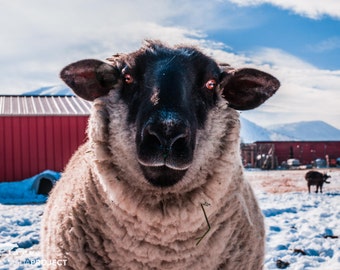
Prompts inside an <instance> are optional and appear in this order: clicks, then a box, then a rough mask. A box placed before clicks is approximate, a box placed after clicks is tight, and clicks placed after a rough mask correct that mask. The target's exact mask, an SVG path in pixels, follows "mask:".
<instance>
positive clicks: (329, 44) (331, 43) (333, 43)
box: [308, 37, 340, 53]
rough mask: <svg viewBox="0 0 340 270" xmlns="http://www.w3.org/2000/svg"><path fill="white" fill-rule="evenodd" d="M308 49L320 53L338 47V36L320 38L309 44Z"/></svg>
mask: <svg viewBox="0 0 340 270" xmlns="http://www.w3.org/2000/svg"><path fill="white" fill-rule="evenodd" d="M308 49H309V50H310V51H312V52H317V53H322V52H327V51H333V50H336V49H340V37H330V38H328V39H326V40H322V41H320V42H319V43H316V44H311V45H309V46H308Z"/></svg>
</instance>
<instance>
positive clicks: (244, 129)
mask: <svg viewBox="0 0 340 270" xmlns="http://www.w3.org/2000/svg"><path fill="white" fill-rule="evenodd" d="M23 95H26V96H30V95H33V96H36V95H61V96H69V95H74V94H73V92H72V90H71V89H70V88H68V87H67V86H65V85H53V86H47V87H42V88H39V89H36V90H33V91H30V92H26V93H23ZM240 120H241V141H242V142H244V143H251V142H255V141H340V130H339V129H337V128H335V127H333V126H331V125H329V124H327V123H326V122H323V121H303V122H296V123H289V124H280V125H272V126H269V127H266V128H265V127H261V126H260V125H257V124H256V123H254V122H251V121H249V120H247V119H245V118H244V117H242V116H241V118H240Z"/></svg>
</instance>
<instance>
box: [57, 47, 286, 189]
mask: <svg viewBox="0 0 340 270" xmlns="http://www.w3.org/2000/svg"><path fill="white" fill-rule="evenodd" d="M109 60H111V62H112V64H111V65H109V64H106V63H103V62H100V61H98V60H83V61H79V62H76V63H74V64H71V65H69V66H67V67H66V68H64V69H63V71H62V72H61V77H62V79H63V80H64V81H65V82H66V83H67V84H68V85H69V86H70V87H71V88H72V89H73V90H74V91H75V93H76V94H77V95H79V96H80V97H83V98H85V99H87V100H93V99H95V98H96V97H99V96H102V95H106V94H107V93H108V92H109V91H110V90H111V89H112V88H113V85H115V84H116V83H117V82H118V83H120V87H119V89H114V91H119V95H120V99H121V100H122V101H123V102H124V103H125V104H126V107H127V108H128V109H127V111H128V115H127V119H126V121H127V122H128V123H129V125H133V126H135V128H136V137H135V146H136V153H137V157H136V159H137V160H138V163H139V164H140V167H141V169H142V171H143V174H144V176H145V178H146V179H147V180H148V181H149V182H150V183H151V184H152V185H155V186H159V187H167V186H172V185H174V184H176V183H177V182H179V181H180V180H181V179H182V178H183V176H184V175H185V173H186V171H187V170H188V168H189V167H190V165H191V163H192V161H193V159H194V153H195V146H196V134H197V130H198V129H203V128H204V126H205V122H206V119H207V115H208V113H209V111H210V110H211V109H212V108H213V107H214V106H215V105H216V102H217V100H218V99H219V98H221V97H224V98H226V99H227V101H228V102H229V106H231V107H233V108H236V109H240V110H246V109H252V108H254V107H257V106H258V105H260V104H262V103H263V102H264V101H265V100H266V99H267V98H269V97H270V96H271V95H272V94H273V93H274V92H275V91H276V90H277V88H278V87H279V82H278V81H277V80H276V79H275V78H274V77H272V76H271V75H269V74H266V73H263V72H261V71H258V70H254V69H241V70H235V69H232V68H230V67H229V66H227V67H226V66H224V68H221V66H219V65H218V64H217V63H216V62H215V61H214V60H212V59H211V58H209V57H207V56H205V55H204V54H203V53H201V52H199V51H198V50H196V49H194V48H192V47H176V48H169V47H166V46H164V45H162V44H160V43H149V44H148V45H147V46H146V47H143V48H141V49H140V50H138V51H136V52H134V53H131V54H128V55H121V56H119V55H118V56H116V57H114V58H111V59H109ZM122 121H124V119H122Z"/></svg>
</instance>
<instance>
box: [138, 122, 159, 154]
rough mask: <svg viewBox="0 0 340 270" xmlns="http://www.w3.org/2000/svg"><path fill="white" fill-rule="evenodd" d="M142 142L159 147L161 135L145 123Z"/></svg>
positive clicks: (152, 146)
mask: <svg viewBox="0 0 340 270" xmlns="http://www.w3.org/2000/svg"><path fill="white" fill-rule="evenodd" d="M142 142H143V143H145V144H146V145H148V146H149V147H150V148H156V149H159V148H161V146H162V145H163V141H162V139H161V137H160V136H159V135H158V133H157V132H156V131H155V130H152V128H151V126H150V125H147V126H146V127H145V128H144V129H143V132H142Z"/></svg>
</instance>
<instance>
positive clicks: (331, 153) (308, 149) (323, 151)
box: [241, 141, 340, 169]
mask: <svg viewBox="0 0 340 270" xmlns="http://www.w3.org/2000/svg"><path fill="white" fill-rule="evenodd" d="M241 151H242V158H243V160H244V164H248V165H249V166H252V167H263V168H271V169H273V168H276V167H277V166H280V165H281V164H282V163H283V162H286V161H287V160H288V159H298V160H299V161H300V164H304V165H307V164H312V163H313V162H314V161H315V160H316V159H323V160H325V161H326V163H327V164H328V165H329V166H335V165H336V160H337V158H339V157H340V141H264V142H255V143H252V144H244V145H242V146H241ZM258 163H260V164H258Z"/></svg>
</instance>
